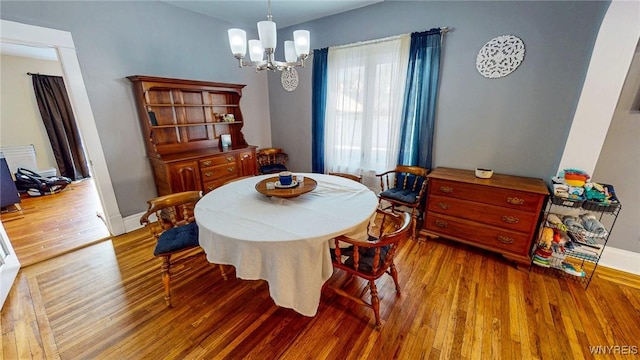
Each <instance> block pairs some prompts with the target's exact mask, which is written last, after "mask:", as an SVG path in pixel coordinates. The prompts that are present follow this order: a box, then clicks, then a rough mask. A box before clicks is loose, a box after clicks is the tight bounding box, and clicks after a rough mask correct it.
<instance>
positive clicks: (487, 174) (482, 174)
mask: <svg viewBox="0 0 640 360" xmlns="http://www.w3.org/2000/svg"><path fill="white" fill-rule="evenodd" d="M491 176H493V170H491V169H481V168H477V169H476V177H479V178H480V179H490V178H491Z"/></svg>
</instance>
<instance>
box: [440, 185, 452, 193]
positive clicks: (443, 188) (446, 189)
mask: <svg viewBox="0 0 640 360" xmlns="http://www.w3.org/2000/svg"><path fill="white" fill-rule="evenodd" d="M440 191H442V192H443V193H445V194H451V193H452V192H453V188H452V187H450V186H440Z"/></svg>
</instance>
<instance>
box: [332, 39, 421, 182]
mask: <svg viewBox="0 0 640 360" xmlns="http://www.w3.org/2000/svg"><path fill="white" fill-rule="evenodd" d="M410 43H411V36H410V35H408V34H407V35H402V36H397V37H394V38H389V39H382V40H379V41H375V42H373V43H368V44H355V45H352V46H348V47H337V48H329V55H328V61H327V107H326V114H325V149H324V154H325V155H324V156H325V159H324V161H325V171H327V172H346V173H351V174H360V175H362V177H363V182H364V183H365V184H366V185H367V186H369V187H377V186H379V184H378V183H377V181H376V178H375V176H374V175H375V174H376V173H380V172H383V171H384V170H387V169H391V168H393V167H395V166H396V162H397V160H398V159H397V158H398V147H399V133H400V121H401V116H402V102H403V97H404V85H405V79H406V72H407V63H408V56H409V46H410Z"/></svg>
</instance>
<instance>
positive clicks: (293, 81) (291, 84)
mask: <svg viewBox="0 0 640 360" xmlns="http://www.w3.org/2000/svg"><path fill="white" fill-rule="evenodd" d="M280 82H281V83H282V88H283V89H285V90H287V91H293V90H295V89H296V88H297V87H298V72H297V71H296V69H294V68H290V69H287V70H284V71H283V72H282V75H280Z"/></svg>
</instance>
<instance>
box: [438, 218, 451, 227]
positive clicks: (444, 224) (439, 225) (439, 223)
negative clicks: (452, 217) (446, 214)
mask: <svg viewBox="0 0 640 360" xmlns="http://www.w3.org/2000/svg"><path fill="white" fill-rule="evenodd" d="M448 225H449V224H448V223H447V222H446V221H443V220H436V226H437V227H441V228H446V227H447V226H448Z"/></svg>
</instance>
